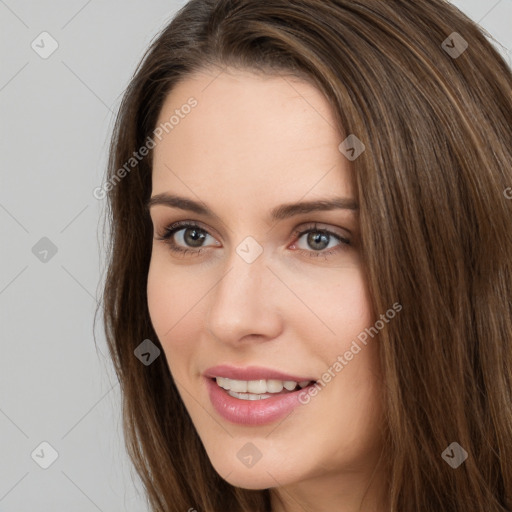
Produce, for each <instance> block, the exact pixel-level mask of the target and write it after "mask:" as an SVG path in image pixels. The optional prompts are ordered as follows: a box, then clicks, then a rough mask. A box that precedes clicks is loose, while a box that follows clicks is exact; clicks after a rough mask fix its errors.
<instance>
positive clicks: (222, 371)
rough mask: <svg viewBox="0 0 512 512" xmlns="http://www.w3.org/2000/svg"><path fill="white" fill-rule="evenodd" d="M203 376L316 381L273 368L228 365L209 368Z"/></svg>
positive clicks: (235, 378)
mask: <svg viewBox="0 0 512 512" xmlns="http://www.w3.org/2000/svg"><path fill="white" fill-rule="evenodd" d="M203 375H204V376H205V377H208V378H214V377H224V378H226V379H232V380H283V381H286V380H291V381H294V382H304V381H308V382H309V381H316V379H315V378H312V377H310V376H302V377H301V376H298V375H291V374H287V373H284V372H281V371H278V370H273V369H272V368H264V367H263V366H246V367H245V368H238V367H236V366H229V365H226V364H222V365H218V366H212V367H211V368H208V369H207V370H206V371H205V372H204V373H203Z"/></svg>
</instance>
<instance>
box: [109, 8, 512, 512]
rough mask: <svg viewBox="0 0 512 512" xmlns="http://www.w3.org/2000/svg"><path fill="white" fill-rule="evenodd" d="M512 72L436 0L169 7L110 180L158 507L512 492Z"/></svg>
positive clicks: (492, 509) (420, 501) (144, 470)
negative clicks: (173, 11)
mask: <svg viewBox="0 0 512 512" xmlns="http://www.w3.org/2000/svg"><path fill="white" fill-rule="evenodd" d="M511 89H512V75H511V72H510V69H509V68H508V67H507V65H506V63H505V62H504V60H503V59H502V58H501V57H500V56H499V54H498V53H497V52H496V50H495V49H494V48H493V47H492V45H491V44H490V43H489V42H488V41H487V39H486V38H485V36H484V35H483V34H482V32H481V30H480V29H479V28H478V27H477V26H476V25H475V24H474V23H473V22H472V21H470V20H469V19H468V18H467V17H465V16H464V15H463V14H462V13H460V12H459V11H458V10H457V9H456V8H454V7H453V6H451V5H450V4H448V3H446V2H445V1H443V0H428V1H427V0H422V1H418V2H414V3H413V2H408V1H405V0H390V1H386V2H382V1H380V0H350V1H349V0H322V1H319V0H297V1H293V2H291V1H286V0H273V1H271V2H258V1H255V0H239V1H234V0H192V1H190V2H188V3H187V4H186V6H185V7H183V8H182V9H181V10H180V12H179V13H178V14H177V16H176V17H175V18H174V19H173V20H172V22H171V23H170V24H169V26H168V27H166V28H165V30H164V31H163V32H162V33H161V35H160V36H159V37H158V38H157V39H156V40H155V41H154V42H153V43H152V45H151V47H150V48H149V50H148V52H147V54H146V55H145V56H144V58H143V60H142V62H141V64H140V66H139V68H138V69H137V71H136V73H135V75H134V77H133V79H132V80H131V83H130V84H129V86H128V88H127V91H126V93H125V96H124V98H123V102H122V105H121V108H120V111H119V115H118V117H117V121H116V126H115V130H114V134H113V138H112V143H111V154H110V161H109V169H108V175H107V180H106V184H105V185H104V187H103V189H102V193H103V194H107V195H108V205H109V208H110V211H109V221H110V223H111V233H110V236H111V247H110V258H109V262H108V265H109V266H108V273H107V278H106V283H105V290H104V321H105V329H106V336H107V341H108V344H109V349H110V353H111V356H112V358H113V361H114V363H115V367H116V371H117V374H118V376H119V379H120V383H121V386H122V393H123V397H124V407H123V418H124V429H125V434H126V440H127V448H128V450H129V454H130V456H131V458H132V460H133V462H134V464H135V466H136V468H137V471H138V473H139V475H140V476H141V478H142V481H143V483H144V485H145V489H146V491H147V495H148V500H149V502H150V504H151V508H152V510H154V511H162V512H163V511H166V512H167V511H185V510H190V511H192V510H197V511H209V512H225V511H229V512H231V511H233V512H234V511H248V512H249V511H250V512H253V511H254V512H256V511H272V512H284V511H286V512H292V511H299V510H300V511H302V510H307V511H327V510H328V511H333V510H336V511H337V512H353V511H358V510H361V511H362V510H364V511H372V512H381V511H382V512H383V511H393V512H395V511H396V512H405V511H407V512H408V511H412V510H414V511H416V510H421V511H432V512H434V511H435V512H438V511H444V512H446V511H449V512H455V511H457V512H458V511H468V510H479V511H481V510H485V511H486V512H498V511H501V512H504V511H511V510H512V405H511V396H512V383H511V380H512V364H511V363H512V344H511V338H512V268H511V267H512V229H511V222H510V220H511V218H512V215H511V214H512V201H511V200H510V199H509V198H508V195H507V193H506V191H507V190H510V186H511V185H512V165H511V164H512V149H511V148H512V128H511V126H510V121H511V119H512V97H511Z"/></svg>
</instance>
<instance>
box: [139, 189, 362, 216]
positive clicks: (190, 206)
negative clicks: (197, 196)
mask: <svg viewBox="0 0 512 512" xmlns="http://www.w3.org/2000/svg"><path fill="white" fill-rule="evenodd" d="M156 205H163V206H167V207H169V208H179V209H180V210H187V211H191V212H194V213H197V214H200V215H206V216H208V217H213V218H215V219H218V220H220V219H219V216H218V215H216V214H215V213H213V211H212V210H210V209H209V208H208V207H207V206H206V205H205V204H203V203H199V202H197V201H194V200H192V199H188V198H185V197H180V196H176V195H171V194H167V193H162V194H157V195H154V196H153V197H151V198H150V199H149V201H148V202H147V204H146V210H149V209H150V208H151V207H152V206H156ZM358 209H359V205H358V204H357V202H356V201H354V200H353V199H349V198H346V197H332V198H326V199H317V200H315V201H305V202H299V203H287V204H282V205H280V206H277V207H275V208H273V209H272V210H271V212H270V219H271V220H283V219H287V218H289V217H294V216H295V215H300V214H304V213H311V212H315V211H330V210H349V211H352V212H356V211H357V210H358Z"/></svg>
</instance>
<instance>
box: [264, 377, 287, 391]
mask: <svg viewBox="0 0 512 512" xmlns="http://www.w3.org/2000/svg"><path fill="white" fill-rule="evenodd" d="M283 387H284V385H283V381H282V380H267V390H268V392H269V393H280V392H281V391H283Z"/></svg>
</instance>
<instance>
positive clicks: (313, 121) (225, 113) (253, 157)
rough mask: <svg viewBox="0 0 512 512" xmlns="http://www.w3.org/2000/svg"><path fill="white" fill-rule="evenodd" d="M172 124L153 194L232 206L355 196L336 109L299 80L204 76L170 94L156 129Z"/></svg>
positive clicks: (157, 162)
mask: <svg viewBox="0 0 512 512" xmlns="http://www.w3.org/2000/svg"><path fill="white" fill-rule="evenodd" d="M191 98H192V99H193V100H192V101H191ZM188 105H194V106H193V107H189V106H188ZM171 118H172V121H171V124H169V121H170V120H171ZM166 122H167V123H168V124H167V130H165V131H164V132H163V135H162V138H161V140H160V141H158V140H156V142H157V144H156V147H155V149H154V155H153V156H154V158H153V195H155V194H158V193H164V192H171V191H172V192H175V193H181V194H182V195H185V194H186V195H188V196H189V197H190V196H191V193H193V194H194V195H196V196H197V198H199V199H201V200H204V201H205V202H207V200H208V198H211V197H216V198H217V200H219V199H225V200H226V201H228V202H229V204H231V205H232V206H237V205H238V206H240V205H241V204H243V205H245V206H247V205H252V204H256V203H259V204H262V205H265V204H267V205H268V206H271V205H272V204H275V203H278V202H279V203H282V202H286V201H287V200H288V201H290V202H291V201H297V200H299V199H301V198H303V197H304V196H306V195H307V197H306V199H309V200H310V199H315V198H316V197H325V196H326V194H327V195H328V194H337V195H343V196H346V197H351V196H352V192H353V188H352V185H353V184H352V177H351V168H350V163H349V162H348V161H347V159H346V158H345V157H344V156H343V155H342V154H341V153H340V151H339V150H338V146H339V144H340V143H341V141H342V138H341V135H340V133H339V132H338V130H337V129H336V124H335V119H334V115H333V112H332V110H331V107H330V105H329V103H328V101H327V100H326V98H325V97H324V96H323V95H322V93H321V92H320V91H319V90H318V89H316V88H315V87H314V86H312V85H311V84H309V83H307V82H304V81H302V80H300V79H298V78H292V77H290V76H285V75H282V76H277V75H261V74H255V73H253V72H250V71H239V70H229V71H227V72H221V71H216V72H213V71H203V72H200V73H197V74H195V75H193V76H191V77H189V78H187V79H186V80H184V81H182V82H180V83H179V84H177V85H176V86H175V87H174V89H173V90H172V91H171V93H170V94H169V95H168V97H167V99H166V101H165V103H164V105H163V107H162V110H161V112H160V115H159V119H158V122H157V126H165V125H164V123H166ZM171 125H172V126H171ZM167 132H168V133H167ZM226 205H227V204H226Z"/></svg>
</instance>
